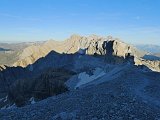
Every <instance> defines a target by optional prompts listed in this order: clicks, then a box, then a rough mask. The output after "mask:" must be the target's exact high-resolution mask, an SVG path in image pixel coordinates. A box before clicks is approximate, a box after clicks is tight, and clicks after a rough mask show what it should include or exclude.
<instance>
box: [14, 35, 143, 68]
mask: <svg viewBox="0 0 160 120" xmlns="http://www.w3.org/2000/svg"><path fill="white" fill-rule="evenodd" d="M109 41H113V45H112V46H110V47H111V48H112V49H113V55H115V56H121V57H125V55H126V54H127V53H132V54H133V55H136V56H137V55H138V56H140V52H137V50H136V49H135V48H133V47H132V46H130V45H127V44H125V43H123V42H121V41H119V40H116V39H113V38H112V37H110V36H109V37H99V36H96V35H92V36H89V37H83V36H79V35H72V36H71V37H70V38H69V39H67V40H65V41H62V42H57V41H51V40H50V41H47V42H45V43H44V44H43V45H38V46H36V45H32V46H30V47H27V48H26V49H24V50H23V52H22V54H21V55H20V57H19V60H18V61H17V62H16V63H14V65H13V66H22V67H26V66H27V65H29V64H33V63H34V62H35V61H36V60H38V59H39V58H41V57H45V56H46V55H47V54H48V53H49V52H50V51H52V50H54V51H56V52H58V53H66V54H70V53H76V52H78V51H79V50H80V49H81V50H86V54H89V55H94V54H99V55H105V54H106V48H105V44H106V43H107V42H109ZM108 47H109V46H108Z"/></svg>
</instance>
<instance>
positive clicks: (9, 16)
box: [0, 13, 42, 21]
mask: <svg viewBox="0 0 160 120" xmlns="http://www.w3.org/2000/svg"><path fill="white" fill-rule="evenodd" d="M0 16H2V17H8V18H14V19H23V20H29V21H42V20H41V19H38V18H28V17H23V16H18V15H12V14H7V13H0Z"/></svg>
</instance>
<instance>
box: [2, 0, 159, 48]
mask: <svg viewBox="0 0 160 120" xmlns="http://www.w3.org/2000/svg"><path fill="white" fill-rule="evenodd" d="M72 34H79V35H85V36H86V35H90V34H96V35H102V36H108V35H111V36H113V37H114V38H120V39H121V40H122V41H125V42H127V43H131V44H156V45H160V0H0V42H28V41H44V40H49V39H54V40H64V39H66V38H68V37H69V36H70V35H72Z"/></svg>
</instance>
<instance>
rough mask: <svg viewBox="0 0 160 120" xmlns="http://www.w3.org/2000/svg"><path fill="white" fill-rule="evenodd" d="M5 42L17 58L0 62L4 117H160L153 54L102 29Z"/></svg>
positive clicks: (157, 63)
mask: <svg viewBox="0 0 160 120" xmlns="http://www.w3.org/2000/svg"><path fill="white" fill-rule="evenodd" d="M2 48H4V49H7V51H13V52H11V53H9V54H10V55H11V58H14V57H16V59H13V60H12V62H8V63H7V62H6V64H2V65H1V67H0V108H1V110H0V119H14V120H17V119H33V120H34V119H39V120H41V119H42V120H49V119H50V120H61V119H62V120H79V119H80V120H98V119H101V120H103V119H104V120H106V119H160V110H159V107H160V103H159V99H160V96H159V95H160V92H159V88H160V73H159V72H160V60H158V59H154V60H153V59H151V58H150V59H148V57H147V58H146V56H149V55H150V56H151V55H152V56H154V55H153V54H149V53H148V52H146V51H143V50H139V49H137V48H136V47H134V46H132V45H129V44H127V43H125V42H123V41H121V40H119V39H115V38H113V37H112V36H107V37H101V36H96V35H91V36H80V35H72V36H71V37H70V38H68V39H66V40H64V41H54V40H49V41H46V42H40V43H39V42H37V43H29V44H28V43H25V44H24V46H22V47H20V48H19V49H18V50H17V49H13V48H11V47H8V48H5V47H2ZM8 49H9V50H8ZM13 53H14V54H13ZM4 54H6V53H4ZM7 54H8V53H7ZM2 63H3V62H2Z"/></svg>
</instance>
